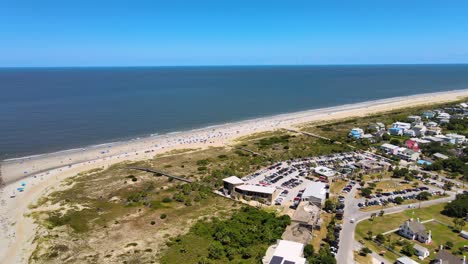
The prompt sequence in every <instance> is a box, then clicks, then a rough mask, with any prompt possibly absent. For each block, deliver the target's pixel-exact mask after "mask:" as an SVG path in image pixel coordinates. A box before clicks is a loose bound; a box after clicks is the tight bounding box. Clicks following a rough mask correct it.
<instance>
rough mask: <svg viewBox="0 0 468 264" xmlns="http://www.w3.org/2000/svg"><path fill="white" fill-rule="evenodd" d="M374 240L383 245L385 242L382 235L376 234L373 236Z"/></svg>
mask: <svg viewBox="0 0 468 264" xmlns="http://www.w3.org/2000/svg"><path fill="white" fill-rule="evenodd" d="M375 240H376V241H377V242H379V243H383V242H384V241H385V236H384V235H382V234H377V235H376V236H375Z"/></svg>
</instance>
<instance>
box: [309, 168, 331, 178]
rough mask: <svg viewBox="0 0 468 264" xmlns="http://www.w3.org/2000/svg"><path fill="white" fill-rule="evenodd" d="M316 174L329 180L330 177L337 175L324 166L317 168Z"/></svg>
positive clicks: (315, 169)
mask: <svg viewBox="0 0 468 264" xmlns="http://www.w3.org/2000/svg"><path fill="white" fill-rule="evenodd" d="M314 172H315V173H317V174H318V175H320V176H325V177H327V178H328V177H333V176H335V175H336V171H334V170H332V169H330V168H327V167H324V166H318V167H315V168H314Z"/></svg>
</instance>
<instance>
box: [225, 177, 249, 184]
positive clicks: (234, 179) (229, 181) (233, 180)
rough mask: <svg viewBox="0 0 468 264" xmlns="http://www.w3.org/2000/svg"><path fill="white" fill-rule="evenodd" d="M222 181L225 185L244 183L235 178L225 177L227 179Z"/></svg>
mask: <svg viewBox="0 0 468 264" xmlns="http://www.w3.org/2000/svg"><path fill="white" fill-rule="evenodd" d="M223 181H224V182H227V183H230V184H243V183H244V181H243V180H241V179H240V178H239V177H237V176H231V177H227V178H225V179H223Z"/></svg>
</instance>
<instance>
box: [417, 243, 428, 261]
mask: <svg viewBox="0 0 468 264" xmlns="http://www.w3.org/2000/svg"><path fill="white" fill-rule="evenodd" d="M413 248H414V254H415V255H416V256H418V257H419V259H425V258H427V257H429V255H430V252H429V249H427V248H425V247H423V246H421V245H419V244H414V246H413Z"/></svg>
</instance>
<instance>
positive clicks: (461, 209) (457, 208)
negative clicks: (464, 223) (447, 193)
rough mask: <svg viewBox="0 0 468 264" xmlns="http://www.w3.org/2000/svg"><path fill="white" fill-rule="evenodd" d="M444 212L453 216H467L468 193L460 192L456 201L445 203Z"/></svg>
mask: <svg viewBox="0 0 468 264" xmlns="http://www.w3.org/2000/svg"><path fill="white" fill-rule="evenodd" d="M442 213H443V214H444V215H447V216H451V217H458V218H461V217H465V216H466V215H467V214H468V194H466V193H464V194H458V195H457V197H456V199H455V200H454V201H452V202H451V203H448V204H446V205H445V207H444V210H443V211H442Z"/></svg>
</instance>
